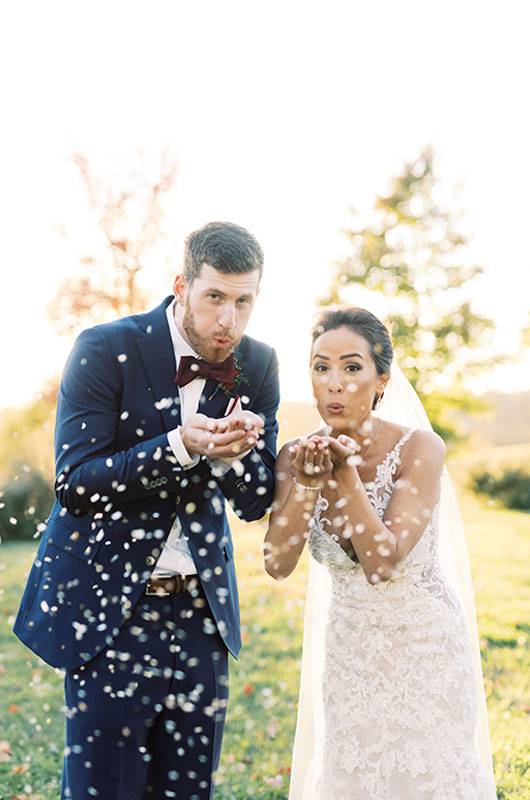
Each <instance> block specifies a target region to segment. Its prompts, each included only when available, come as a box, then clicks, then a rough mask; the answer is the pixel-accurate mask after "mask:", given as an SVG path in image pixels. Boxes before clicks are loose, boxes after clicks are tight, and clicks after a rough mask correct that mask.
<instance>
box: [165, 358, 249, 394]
mask: <svg viewBox="0 0 530 800" xmlns="http://www.w3.org/2000/svg"><path fill="white" fill-rule="evenodd" d="M237 375H238V371H237V370H236V368H235V366H234V356H233V355H229V356H228V358H225V360H224V361H221V362H220V363H219V364H210V363H209V362H208V361H203V360H202V359H199V358H195V356H181V357H180V360H179V366H178V370H177V374H176V375H175V383H176V384H177V386H186V385H187V384H188V383H190V381H192V380H193V379H194V378H212V379H213V380H214V381H217V382H218V383H222V384H223V385H224V386H226V388H227V389H228V390H229V391H230V390H231V389H233V388H234V386H235V385H236V376H237Z"/></svg>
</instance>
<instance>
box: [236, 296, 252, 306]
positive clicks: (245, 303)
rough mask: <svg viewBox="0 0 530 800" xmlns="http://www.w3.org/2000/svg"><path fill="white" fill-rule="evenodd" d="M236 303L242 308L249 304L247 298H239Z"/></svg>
mask: <svg viewBox="0 0 530 800" xmlns="http://www.w3.org/2000/svg"><path fill="white" fill-rule="evenodd" d="M237 302H238V303H239V305H240V306H244V305H247V304H248V303H250V300H249V299H248V297H239V298H238V301H237Z"/></svg>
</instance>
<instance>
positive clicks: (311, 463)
mask: <svg viewBox="0 0 530 800" xmlns="http://www.w3.org/2000/svg"><path fill="white" fill-rule="evenodd" d="M304 451H305V452H304V471H305V472H306V473H307V474H308V475H312V474H313V473H314V471H315V456H316V452H317V447H316V445H315V444H314V442H306V443H305V447H304Z"/></svg>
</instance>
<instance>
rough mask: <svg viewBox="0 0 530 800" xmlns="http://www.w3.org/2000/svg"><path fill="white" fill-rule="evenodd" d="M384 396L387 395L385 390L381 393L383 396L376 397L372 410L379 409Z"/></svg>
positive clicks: (377, 395)
mask: <svg viewBox="0 0 530 800" xmlns="http://www.w3.org/2000/svg"><path fill="white" fill-rule="evenodd" d="M384 395H385V390H384V389H383V391H382V392H381V394H376V396H375V397H374V402H373V403H372V410H374V411H375V409H376V408H379V406H380V405H381V403H382V400H383V397H384Z"/></svg>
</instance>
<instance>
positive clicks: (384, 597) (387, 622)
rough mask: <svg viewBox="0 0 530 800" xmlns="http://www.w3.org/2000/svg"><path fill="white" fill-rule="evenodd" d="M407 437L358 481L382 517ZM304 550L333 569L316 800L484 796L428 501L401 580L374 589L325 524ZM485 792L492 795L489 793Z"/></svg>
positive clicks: (458, 638) (462, 630)
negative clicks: (365, 480)
mask: <svg viewBox="0 0 530 800" xmlns="http://www.w3.org/2000/svg"><path fill="white" fill-rule="evenodd" d="M413 433H414V431H413V430H411V431H408V432H407V433H406V434H405V436H403V437H402V438H401V440H400V441H399V442H398V443H397V444H396V445H395V447H394V448H393V450H392V451H391V452H389V453H388V454H387V456H386V458H385V460H384V461H383V462H382V463H381V464H379V466H378V467H377V474H376V478H375V481H374V482H373V483H372V484H365V488H366V491H367V493H368V496H369V498H370V501H371V503H372V504H373V506H374V508H375V509H376V511H377V514H378V515H379V516H380V517H381V518H382V517H383V514H384V511H385V508H386V506H387V505H388V502H389V499H390V496H391V493H392V488H393V484H394V480H395V475H396V470H397V466H398V464H399V457H400V451H401V448H402V447H403V446H404V445H405V443H406V442H407V441H408V439H409V437H410V436H411V435H412V434H413ZM326 508H327V501H326V500H324V499H323V500H320V501H319V503H318V504H317V508H316V511H315V517H314V519H313V521H312V525H311V532H310V537H309V547H310V551H311V554H312V555H313V557H314V558H315V559H316V560H317V561H318V562H320V563H321V564H323V565H325V566H326V567H327V569H328V570H329V572H330V573H331V582H332V588H331V606H330V612H329V619H328V624H327V629H326V640H325V665H324V674H323V708H324V721H325V733H324V750H323V761H322V770H321V774H320V776H319V779H318V788H317V792H316V795H317V797H318V798H319V800H485V799H486V798H490V797H491V782H490V778H489V777H488V775H487V774H486V771H485V769H484V767H483V765H482V763H481V761H480V759H479V757H478V754H477V752H476V750H475V746H474V726H475V716H476V708H475V689H474V682H473V669H472V660H471V651H470V641H469V636H468V632H467V628H466V624H465V622H464V617H463V612H462V609H461V607H460V604H459V602H458V600H457V598H456V596H455V594H454V593H453V591H452V589H451V588H450V586H449V585H448V583H447V582H446V580H445V578H444V576H443V574H442V572H441V568H440V562H439V559H438V551H437V534H438V504H437V506H436V508H435V511H434V514H433V516H432V517H431V520H430V521H429V524H428V527H427V528H426V530H425V531H424V533H423V535H422V537H421V539H420V540H419V542H418V544H417V545H416V546H415V547H414V548H413V549H412V551H411V552H410V553H409V555H408V556H407V557H406V558H405V559H404V560H403V562H402V563H401V564H400V565H399V567H398V569H399V576H398V577H396V578H394V579H392V580H391V581H388V582H384V583H380V584H375V585H372V584H370V583H368V581H367V580H366V578H365V576H364V574H363V571H362V568H361V567H360V565H359V564H358V563H356V562H354V561H352V560H351V559H350V558H349V556H348V555H347V554H346V553H345V552H344V550H343V549H342V548H341V547H340V545H339V544H338V542H337V541H336V540H334V539H333V538H332V537H331V536H330V535H329V534H328V533H326V531H325V529H324V525H325V524H326V520H325V519H324V518H323V517H322V513H323V512H325V511H326ZM493 796H495V795H493Z"/></svg>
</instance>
